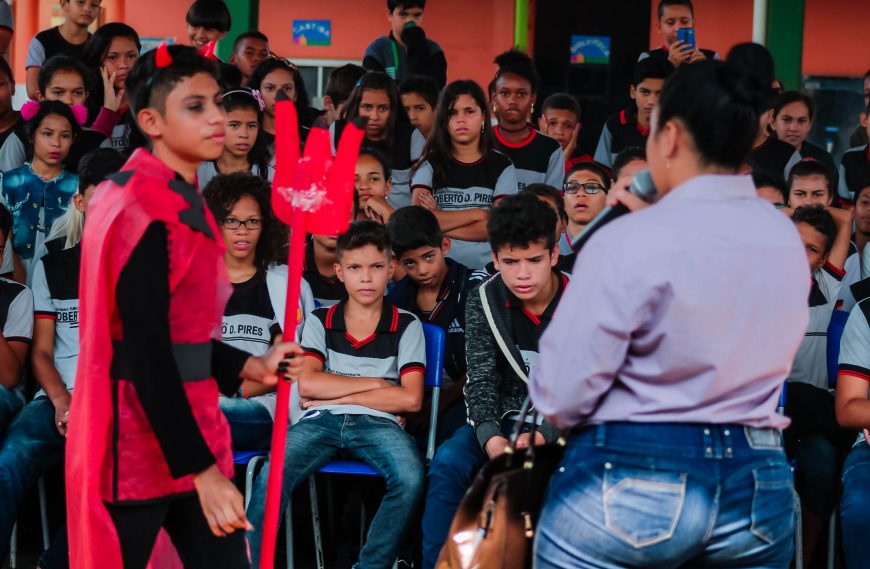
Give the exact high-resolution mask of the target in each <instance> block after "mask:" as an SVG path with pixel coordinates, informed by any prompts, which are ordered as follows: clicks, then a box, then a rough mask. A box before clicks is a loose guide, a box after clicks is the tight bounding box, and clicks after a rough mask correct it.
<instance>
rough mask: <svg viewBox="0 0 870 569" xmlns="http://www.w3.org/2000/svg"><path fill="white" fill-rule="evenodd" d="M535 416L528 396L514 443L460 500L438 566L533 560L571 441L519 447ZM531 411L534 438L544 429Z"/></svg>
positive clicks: (495, 568)
mask: <svg viewBox="0 0 870 569" xmlns="http://www.w3.org/2000/svg"><path fill="white" fill-rule="evenodd" d="M529 415H530V401H529V398H526V401H525V403H524V404H523V409H522V411H521V412H520V417H519V419H518V420H517V422H516V425H515V426H514V431H513V435H512V436H511V443H510V446H509V447H508V448H507V449H506V450H505V452H504V454H502V455H501V456H498V457H496V458H494V459H492V460H490V461H489V462H488V463H487V464H486V465H485V466H484V467H483V468H482V469H481V470H480V471H479V472H478V473H477V476H476V477H475V479H474V482H473V483H472V485H471V487H470V488H469V489H468V492H466V493H465V496H464V497H463V499H462V503H461V504H460V505H459V510H457V512H456V516H454V518H453V523H452V524H451V525H450V532H449V533H448V535H447V541H446V542H445V544H444V547H443V549H442V550H441V555H440V556H439V557H438V561H437V563H436V564H435V567H436V569H472V568H474V569H524V568H526V567H531V565H532V543H533V540H534V537H535V528H536V527H537V523H538V518H539V516H540V513H541V508H542V506H543V502H544V495H545V492H546V490H547V484H548V483H549V481H550V477H551V476H552V474H553V472H555V470H556V468H558V466H559V463H560V461H561V460H562V456H563V454H564V452H565V444H566V441H565V439H564V437H560V438H559V440H558V441H556V442H555V443H551V444H548V445H544V446H538V447H535V446H529V447H527V448H523V449H518V448H517V440H518V439H519V436H520V432H521V431H522V428H523V426H524V425H525V424H526V418H527V417H529ZM537 418H538V413H537V411H531V419H532V421H531V435H530V436H531V440H534V438H535V433H536V432H537V428H538V421H537Z"/></svg>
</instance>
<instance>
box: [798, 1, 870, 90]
mask: <svg viewBox="0 0 870 569" xmlns="http://www.w3.org/2000/svg"><path fill="white" fill-rule="evenodd" d="M804 22H805V25H804V52H803V73H804V75H832V76H861V75H864V73H866V72H867V70H868V69H870V33H868V31H867V24H868V23H870V2H867V1H866V0H863V1H861V2H854V1H852V0H806V17H805V19H804Z"/></svg>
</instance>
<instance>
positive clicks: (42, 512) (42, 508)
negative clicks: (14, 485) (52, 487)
mask: <svg viewBox="0 0 870 569" xmlns="http://www.w3.org/2000/svg"><path fill="white" fill-rule="evenodd" d="M37 485H38V487H39V518H40V521H41V522H42V549H43V551H45V550H46V549H48V546H49V544H50V543H51V538H50V536H49V532H48V505H47V502H48V498H47V495H46V493H45V477H40V478H39V482H37Z"/></svg>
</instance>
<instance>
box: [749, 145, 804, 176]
mask: <svg viewBox="0 0 870 569" xmlns="http://www.w3.org/2000/svg"><path fill="white" fill-rule="evenodd" d="M800 160H801V154H800V152H798V151H797V150H795V147H794V146H792V145H791V144H789V143H787V142H783V141H781V140H780V139H778V138H777V137H775V136H768V137H767V140H766V141H765V142H764V143H763V144H762V145H761V146H759V147H758V148H753V149H752V152H750V153H749V160H748V161H749V165H750V166H752V169H753V170H764V171H766V172H769V173H771V174H773V175H775V176H782V179H783V180H788V173H789V172H790V171H791V169H792V166H794V165H795V164H797V163H798V162H800Z"/></svg>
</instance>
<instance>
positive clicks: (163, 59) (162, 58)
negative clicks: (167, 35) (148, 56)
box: [154, 41, 172, 69]
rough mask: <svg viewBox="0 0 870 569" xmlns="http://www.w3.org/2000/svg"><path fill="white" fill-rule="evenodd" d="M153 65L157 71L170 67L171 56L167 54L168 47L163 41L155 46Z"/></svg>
mask: <svg viewBox="0 0 870 569" xmlns="http://www.w3.org/2000/svg"><path fill="white" fill-rule="evenodd" d="M154 65H156V66H157V69H163V68H164V67H169V66H170V65H172V55H170V53H169V45H168V44H167V43H166V42H165V41H164V42H161V43H160V45H159V46H157V53H156V54H155V56H154Z"/></svg>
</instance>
